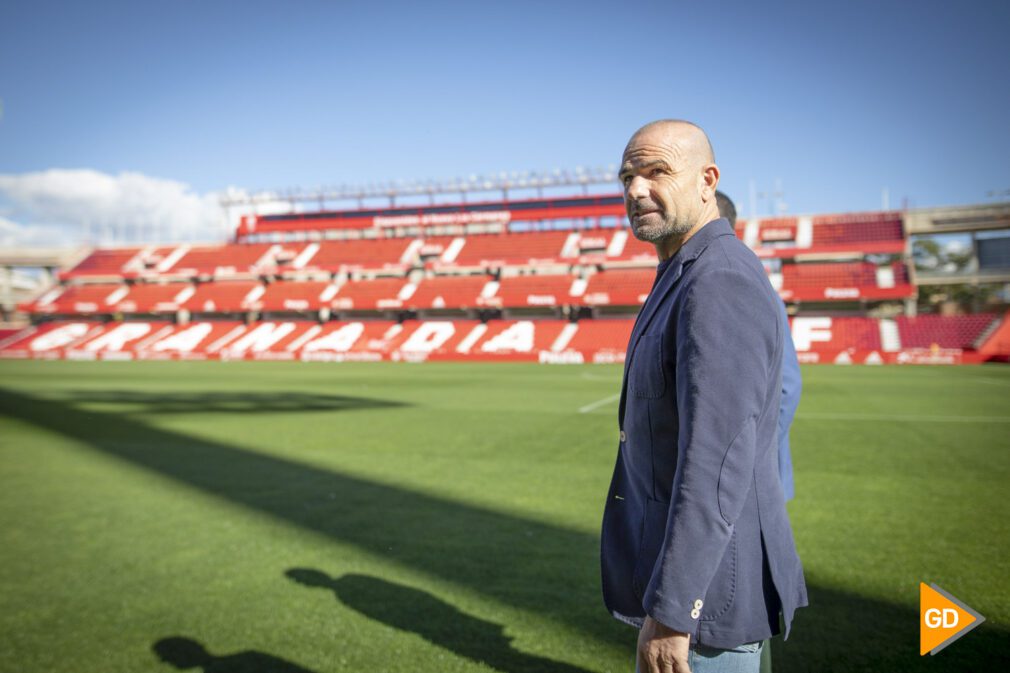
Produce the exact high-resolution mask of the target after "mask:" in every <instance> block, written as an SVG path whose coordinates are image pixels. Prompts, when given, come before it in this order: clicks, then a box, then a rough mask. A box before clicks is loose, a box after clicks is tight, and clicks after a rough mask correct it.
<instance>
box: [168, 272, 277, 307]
mask: <svg viewBox="0 0 1010 673" xmlns="http://www.w3.org/2000/svg"><path fill="white" fill-rule="evenodd" d="M264 291H265V288H264V287H263V285H262V284H260V283H259V282H257V281H252V280H221V281H214V282H207V283H200V284H199V285H197V286H196V290H195V291H194V292H193V294H192V295H191V296H190V297H189V299H187V300H186V301H185V302H184V303H183V308H185V309H187V310H188V311H191V312H193V313H241V312H243V311H247V310H249V309H250V302H253V301H256V300H258V299H259V297H260V296H262V293H263V292H264Z"/></svg>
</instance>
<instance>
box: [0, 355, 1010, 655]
mask: <svg viewBox="0 0 1010 673" xmlns="http://www.w3.org/2000/svg"><path fill="white" fill-rule="evenodd" d="M620 373H621V370H620V368H619V367H616V366H585V367H582V366H566V367H550V366H538V365H525V364H454V363H452V364H451V363H445V364H442V363H429V364H423V365H409V364H381V363H380V364H341V365H333V364H301V363H243V362H232V363H219V362H203V363H196V362H193V363H187V362H173V363H154V362H152V363H139V362H138V363H125V362H120V363H116V362H107V363H83V362H12V361H7V362H0V671H3V672H5V673H6V672H11V673H15V672H16V673H22V672H24V673H28V672H31V673H35V672H38V673H43V672H45V673H50V672H54V671H69V672H74V673H86V672H92V671H94V672H95V673H99V672H100V673H113V672H118V671H123V672H131V673H134V672H137V671H174V670H179V669H178V667H181V666H184V665H185V666H193V667H194V668H192V669H190V670H214V671H262V672H266V671H270V672H279V673H284V672H292V671H315V672H318V673H323V672H326V671H367V672H373V671H374V672H385V671H389V672H401V671H402V672H408V671H409V672H413V673H417V672H433V673H435V672H437V673H445V672H451V671H460V672H462V671H502V672H506V673H520V672H535V671H559V672H561V673H578V672H583V671H597V672H602V671H613V672H615V673H616V672H619V671H620V672H630V671H632V670H633V664H632V656H633V648H634V642H635V636H636V634H635V632H634V631H633V630H632V629H630V628H628V627H626V626H623V625H621V624H619V623H617V622H615V621H613V620H612V619H611V618H610V617H609V616H608V615H607V614H606V613H605V611H604V610H603V607H602V604H601V599H600V597H599V573H598V544H599V533H598V526H599V520H600V514H601V509H602V505H603V500H604V496H605V492H606V489H607V485H608V482H609V477H610V472H611V469H612V467H613V461H614V457H615V451H616V448H617V426H616V420H615V418H616V401H614V400H613V399H611V400H609V401H606V398H608V397H611V396H612V395H614V393H616V392H618V386H619V383H620ZM803 375H804V397H803V403H802V405H801V407H800V413H799V416H798V418H797V421H796V423H795V424H794V426H793V432H792V442H793V455H794V462H795V475H796V483H797V497H796V499H795V500H794V501H793V502H792V503H790V515H791V517H792V520H793V526H794V530H795V534H796V539H797V545H798V547H799V550H800V555H801V557H802V558H803V561H804V564H805V567H806V572H807V581H808V583H809V585H810V592H811V601H812V605H811V607H809V608H806V609H804V610H802V611H800V613H799V614H798V616H797V619H796V621H795V624H794V631H793V636H792V637H791V638H790V639H789V641H787V642H781V640H777V641H776V642H775V643H774V646H773V654H774V664H775V666H774V668H775V670H776V671H778V672H779V673H781V672H802V671H903V670H908V671H918V670H945V671H966V670H1010V669H1007V667H1006V664H1007V662H1008V661H1010V577H1008V575H1010V561H1008V559H1010V488H1008V487H1010V368H1006V367H960V368H932V367H915V368H901V367H877V368H873V367H850V368H847V367H831V366H822V367H808V368H805V369H804V370H803ZM580 408H581V409H587V408H588V411H587V413H580V411H579V410H580ZM920 581H925V582H927V583H929V582H936V583H937V584H939V585H940V586H941V587H943V588H945V589H946V590H948V591H950V592H951V593H953V594H954V595H955V596H957V597H959V598H961V599H962V600H964V601H965V602H967V603H968V604H969V605H971V606H973V607H974V608H975V609H977V610H978V611H980V612H981V613H982V614H983V615H985V617H986V618H987V622H986V623H985V624H983V625H982V626H981V627H979V628H978V629H976V630H975V631H973V632H972V633H969V634H968V635H967V636H965V637H964V638H963V639H962V640H961V641H960V642H958V643H955V644H954V645H951V646H950V647H949V648H947V649H946V650H944V651H943V652H941V653H939V654H938V655H937V656H936V657H925V658H921V657H919V654H918V626H917V624H918V613H917V603H918V583H919V582H920Z"/></svg>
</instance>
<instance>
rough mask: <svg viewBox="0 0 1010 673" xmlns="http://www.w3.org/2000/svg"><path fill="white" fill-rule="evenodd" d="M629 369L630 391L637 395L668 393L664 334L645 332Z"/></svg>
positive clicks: (651, 395) (648, 395)
mask: <svg viewBox="0 0 1010 673" xmlns="http://www.w3.org/2000/svg"><path fill="white" fill-rule="evenodd" d="M631 357H632V361H631V368H630V369H629V371H628V391H629V392H630V393H631V394H632V395H633V396H635V397H648V398H657V397H662V396H663V395H664V394H666V374H665V373H664V372H663V335H662V334H643V335H642V336H641V337H639V339H638V344H637V345H636V346H635V352H634V353H633V354H632V356H631Z"/></svg>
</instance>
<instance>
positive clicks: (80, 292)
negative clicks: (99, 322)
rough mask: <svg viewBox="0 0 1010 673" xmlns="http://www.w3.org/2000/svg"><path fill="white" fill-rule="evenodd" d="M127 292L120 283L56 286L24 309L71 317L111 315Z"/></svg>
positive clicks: (127, 289) (125, 287)
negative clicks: (78, 315)
mask: <svg viewBox="0 0 1010 673" xmlns="http://www.w3.org/2000/svg"><path fill="white" fill-rule="evenodd" d="M127 292H129V287H128V286H126V285H125V284H122V283H115V284H112V283H95V284H89V285H67V286H57V287H55V288H53V289H52V290H50V291H49V292H46V293H45V294H43V295H42V296H41V297H39V298H38V299H37V300H36V301H34V302H31V303H29V304H28V305H27V306H26V307H25V308H26V309H27V311H28V312H30V313H41V314H52V315H73V314H102V313H113V312H114V311H115V308H114V307H115V304H116V302H118V301H119V300H120V299H122V298H123V297H124V296H126V294H127Z"/></svg>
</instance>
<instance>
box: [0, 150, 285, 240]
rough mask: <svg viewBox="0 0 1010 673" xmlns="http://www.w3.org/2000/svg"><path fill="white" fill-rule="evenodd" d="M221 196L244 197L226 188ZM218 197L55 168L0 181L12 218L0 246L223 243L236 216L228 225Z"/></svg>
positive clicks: (171, 184) (138, 177) (140, 179)
mask: <svg viewBox="0 0 1010 673" xmlns="http://www.w3.org/2000/svg"><path fill="white" fill-rule="evenodd" d="M226 194H227V195H228V196H231V197H236V196H244V195H245V192H244V191H243V190H241V189H236V188H229V189H228V190H227V192H226ZM220 196H221V194H219V193H213V192H211V193H206V194H200V193H198V192H195V191H194V190H193V189H192V188H191V187H190V186H189V185H187V184H185V183H183V182H179V181H177V180H168V179H164V178H155V177H151V176H148V175H144V174H142V173H132V172H126V173H120V174H118V175H110V174H108V173H103V172H101V171H96V170H91V169H87V168H81V169H62V168H53V169H49V170H46V171H39V172H35V173H21V174H0V213H2V214H3V215H7V216H9V217H10V218H11V219H7V218H3V217H0V240H3V241H4V245H76V244H82V243H92V244H99V245H112V244H116V243H123V244H127V243H130V244H140V243H171V242H175V241H183V240H184V241H224V240H225V239H227V238H228V236H229V235H230V234H231V233H232V231H233V229H234V225H235V223H237V218H238V215H239V214H240V213H239V209H236V208H233V209H232V211H231V216H232V222H231V223H228V222H226V221H225V212H224V209H223V208H222V207H221V206H220V203H219V198H220ZM264 205H265V206H266V207H268V208H269V207H270V204H264ZM274 209H276V204H274ZM258 210H259V209H258ZM19 223H21V224H19Z"/></svg>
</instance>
